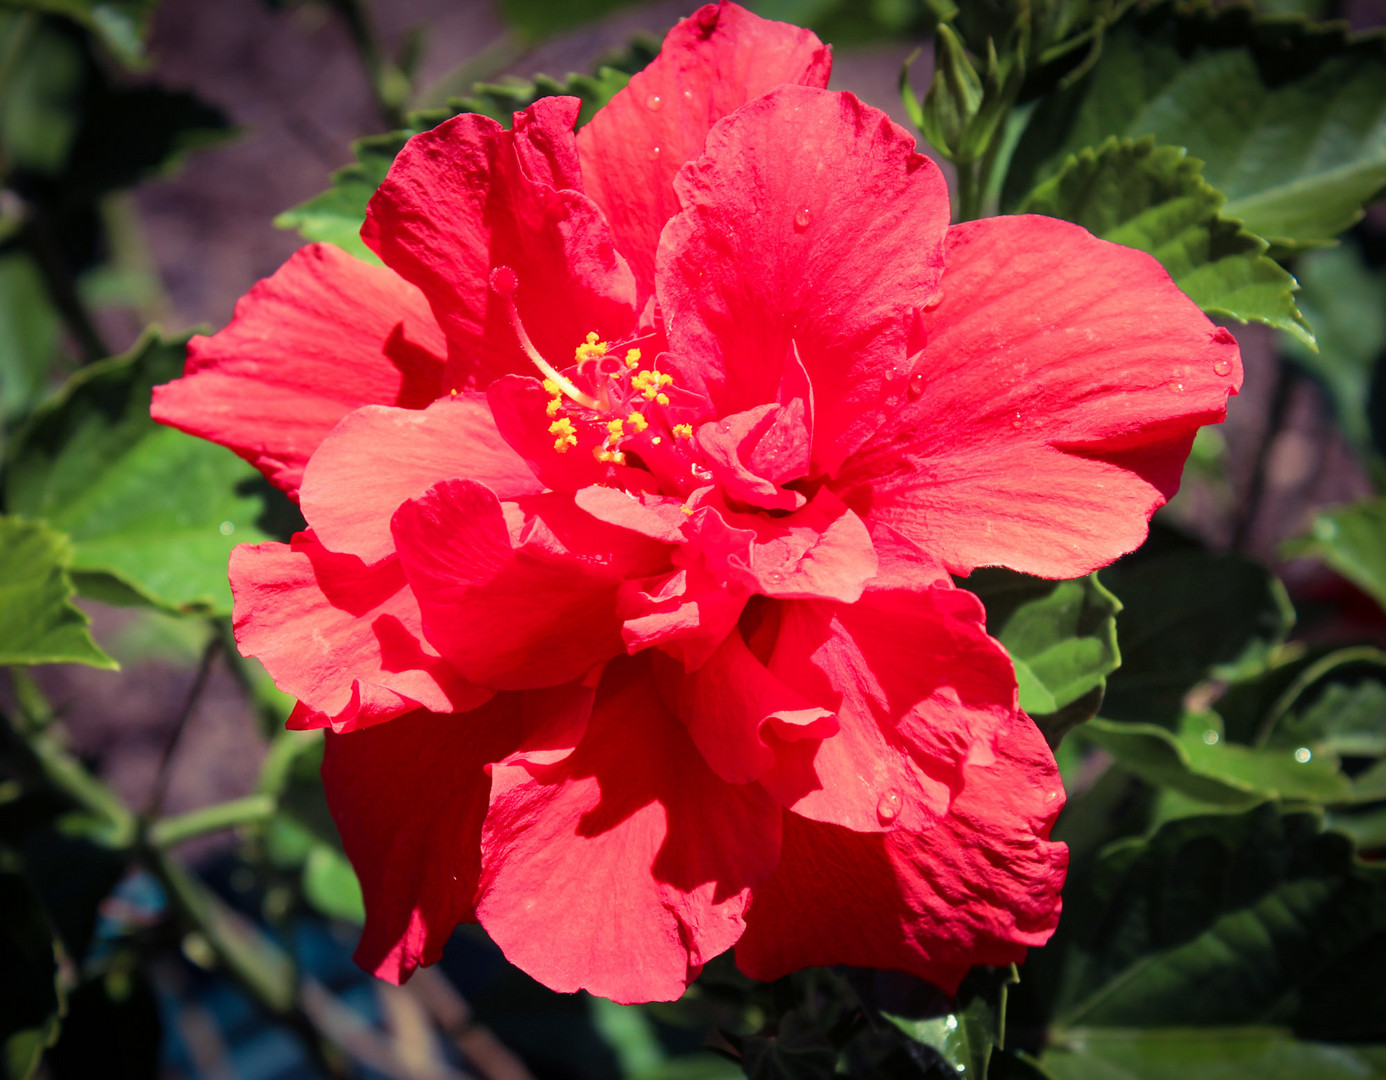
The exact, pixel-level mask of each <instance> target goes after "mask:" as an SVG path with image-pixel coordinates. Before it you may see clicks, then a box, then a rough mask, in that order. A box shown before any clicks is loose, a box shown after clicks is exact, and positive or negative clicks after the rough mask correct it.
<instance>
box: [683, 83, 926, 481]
mask: <svg viewBox="0 0 1386 1080" xmlns="http://www.w3.org/2000/svg"><path fill="white" fill-rule="evenodd" d="M914 145H915V140H914V136H913V135H911V134H909V133H908V132H907V131H905V130H904V129H903V128H901V127H899V126H897V125H896V124H894V123H892V122H891V120H890V118H889V117H887V116H886V115H885V113H883V112H880V111H879V110H877V109H873V108H870V107H869V106H867V105H863V104H862V103H861V102H860V101H858V100H857V99H856V98H855V97H853V96H852V95H851V94H840V93H829V92H828V91H826V90H817V89H811V88H808V87H802V86H781V87H779V88H777V89H775V90H773V91H771V92H770V93H768V94H766V95H765V96H764V97H761V98H758V99H756V100H755V101H752V102H750V103H749V104H747V105H745V106H743V107H742V108H741V109H739V110H737V111H736V112H735V113H734V114H732V115H731V116H728V117H727V118H726V119H725V120H723V121H722V122H721V123H719V124H718V125H717V126H716V127H715V128H714V129H713V130H712V132H711V133H710V134H709V135H708V139H707V147H706V150H705V152H704V154H703V156H702V157H701V158H699V159H698V160H697V161H694V162H690V163H689V165H688V166H687V167H686V168H684V170H683V171H682V172H681V173H679V175H678V178H677V180H676V181H675V185H674V186H675V188H676V189H677V191H678V193H679V197H680V198H681V199H682V200H683V205H684V207H685V209H684V211H683V213H681V214H679V215H678V216H677V217H675V218H674V219H672V220H671V221H670V222H669V224H668V226H666V228H665V230H664V235H663V237H662V238H661V240H660V249H659V263H658V267H659V268H658V274H657V281H658V291H659V298H660V302H661V304H662V305H663V309H664V318H665V325H666V328H667V333H668V336H669V348H670V349H671V351H672V352H674V353H675V354H676V355H677V356H678V358H679V365H680V370H681V371H682V372H683V373H684V374H685V377H686V378H688V379H689V380H690V388H691V389H695V390H699V391H701V392H705V393H706V394H707V395H708V396H709V397H710V398H711V399H712V401H713V402H714V403H715V406H716V413H717V415H727V414H729V413H734V412H739V411H741V410H743V409H747V408H751V407H753V406H756V405H761V404H764V403H765V402H767V401H774V400H775V399H776V390H777V387H778V384H779V381H780V378H781V370H780V367H779V363H778V362H779V359H780V358H781V357H784V356H786V355H789V354H790V352H791V349H792V348H794V347H797V349H798V354H799V357H800V358H801V359H802V361H803V365H804V368H805V369H806V370H807V372H808V374H809V377H810V378H811V379H812V380H813V389H814V395H815V401H816V415H815V417H814V448H813V459H814V463H815V467H816V469H817V471H818V472H831V471H832V470H833V469H834V468H836V466H837V465H838V463H840V462H841V461H842V459H843V458H844V457H845V456H846V455H847V454H848V453H849V452H850V451H851V450H854V449H856V448H857V447H859V446H860V445H861V444H862V443H863V442H865V441H866V439H868V438H869V437H870V435H871V434H872V432H874V431H875V429H876V428H877V427H878V426H879V425H880V422H881V419H882V417H883V415H884V413H883V410H884V408H885V404H886V392H887V389H888V386H889V385H891V384H892V381H893V380H898V379H899V377H900V376H901V375H902V374H903V369H904V365H905V350H906V335H907V331H908V329H909V326H910V324H911V323H912V322H913V320H914V316H915V311H916V309H918V308H920V307H922V306H923V305H924V304H925V303H926V302H928V301H930V300H931V299H932V298H933V297H934V296H935V294H936V293H937V291H938V286H939V279H940V276H941V274H942V271H943V240H944V236H945V233H946V231H947V227H948V192H947V187H946V185H945V183H944V180H943V176H942V174H941V173H940V172H939V170H938V168H937V167H936V166H935V165H934V164H933V163H932V162H931V161H929V159H928V158H926V157H923V156H921V155H919V154H917V153H915V152H914ZM767 358H774V359H775V361H776V363H774V364H767V363H766V362H765V361H766V359H767ZM695 377H697V378H700V379H701V385H693V384H692V383H691V380H692V379H693V378H695Z"/></svg>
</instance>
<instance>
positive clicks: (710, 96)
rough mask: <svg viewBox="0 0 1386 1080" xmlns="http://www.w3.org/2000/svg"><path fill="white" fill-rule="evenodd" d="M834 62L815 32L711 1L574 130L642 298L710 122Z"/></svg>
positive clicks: (589, 181)
mask: <svg viewBox="0 0 1386 1080" xmlns="http://www.w3.org/2000/svg"><path fill="white" fill-rule="evenodd" d="M831 70H832V53H831V51H830V50H829V49H828V47H827V46H826V45H824V44H823V43H822V42H821V41H819V40H818V38H817V37H815V36H814V35H813V34H812V33H811V32H810V31H808V30H802V29H800V28H799V27H797V26H790V25H788V24H786V23H779V22H770V21H767V20H765V19H761V18H759V17H757V16H755V15H752V14H751V13H750V12H749V11H747V10H746V9H745V8H742V7H738V6H737V5H736V4H726V3H724V4H708V5H707V6H705V7H702V8H700V9H699V10H698V11H696V12H694V13H693V14H692V15H691V16H689V17H688V18H686V19H684V20H682V21H681V22H680V23H678V25H677V26H675V27H674V28H673V29H672V30H670V31H669V33H668V35H667V36H666V37H665V38H664V44H663V46H662V47H661V48H660V51H659V55H658V56H657V57H655V59H654V60H653V61H652V62H651V63H650V64H649V66H647V67H646V68H645V69H644V70H643V71H640V72H637V73H636V74H635V75H633V76H632V77H631V80H630V84H629V85H628V86H627V87H626V88H625V89H624V90H622V91H621V92H620V93H618V94H617V95H616V96H615V97H613V98H612V99H611V101H610V102H609V103H608V104H607V105H606V106H605V107H604V108H602V109H600V110H599V111H598V112H597V114H596V115H595V116H594V117H592V121H591V123H589V124H587V125H586V126H585V127H584V128H583V129H582V130H581V131H579V132H578V136H577V146H578V156H579V157H580V158H581V160H582V170H583V180H584V183H585V184H586V188H587V193H588V194H589V195H590V196H591V197H592V198H593V200H595V202H596V203H597V205H598V206H600V207H601V208H602V210H603V212H604V213H605V214H606V219H607V220H608V221H609V222H611V229H612V233H613V235H614V236H615V237H616V246H617V247H618V248H619V249H620V250H621V252H622V254H624V255H625V257H626V258H627V259H628V260H629V262H630V265H631V268H632V269H633V270H634V271H635V275H636V278H637V280H638V281H639V283H640V295H641V296H642V297H646V296H648V295H649V294H650V292H651V291H652V289H653V287H654V264H655V248H656V247H657V246H658V244H659V233H660V230H661V229H663V228H664V223H665V222H666V221H668V220H669V218H670V217H672V216H673V215H674V214H676V213H678V211H679V201H678V197H677V196H676V195H675V194H674V188H673V178H674V175H675V174H676V173H677V172H678V171H679V169H680V168H681V167H682V166H683V163H684V162H686V161H691V160H693V159H694V158H696V157H697V156H698V155H699V154H701V153H702V152H703V142H704V140H705V139H706V138H707V133H708V130H709V129H710V128H711V127H712V125H713V124H715V123H716V122H717V121H718V120H720V119H721V118H722V117H724V116H726V115H727V114H728V113H730V112H733V111H734V110H736V109H738V108H740V107H741V106H742V105H744V104H745V103H746V102H748V101H750V100H751V99H752V98H756V97H759V96H760V95H761V94H763V93H765V92H766V91H767V90H770V89H771V88H773V87H775V86H778V85H779V84H780V83H802V84H804V85H805V86H818V87H823V86H827V85H828V75H829V73H830V72H831Z"/></svg>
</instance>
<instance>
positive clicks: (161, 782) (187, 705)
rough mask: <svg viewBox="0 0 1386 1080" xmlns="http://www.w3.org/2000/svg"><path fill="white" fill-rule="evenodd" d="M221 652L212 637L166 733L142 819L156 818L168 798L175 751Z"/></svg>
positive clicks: (215, 639)
mask: <svg viewBox="0 0 1386 1080" xmlns="http://www.w3.org/2000/svg"><path fill="white" fill-rule="evenodd" d="M219 652H221V638H220V636H218V635H215V634H214V635H213V636H212V638H211V639H210V640H209V641H208V642H207V644H206V646H205V647H204V648H203V650H202V659H201V661H200V662H199V663H198V665H197V674H196V675H194V676H193V681H192V685H191V686H190V687H188V693H187V695H186V696H185V697H184V698H183V707H182V708H181V709H180V710H179V711H178V719H177V720H176V721H175V722H174V725H173V730H172V731H170V732H169V735H168V739H167V740H166V741H165V742H164V752H163V755H162V756H161V757H160V758H159V771H158V772H157V773H156V774H155V776H154V790H153V792H152V793H151V794H150V796H149V806H148V807H147V808H146V810H145V817H147V818H156V817H158V816H159V812H160V811H161V810H162V809H163V806H164V798H165V796H167V795H168V782H169V777H170V774H171V772H172V769H171V766H172V764H173V755H174V752H175V751H176V750H177V749H178V743H179V742H180V741H181V740H182V738H183V731H184V729H185V728H186V727H187V726H188V719H189V718H190V717H191V716H192V714H193V711H194V710H195V709H196V708H197V702H198V700H199V699H200V698H201V697H202V691H203V690H205V689H206V688H207V679H208V677H209V676H210V675H211V674H212V661H214V660H215V659H216V658H217V653H219Z"/></svg>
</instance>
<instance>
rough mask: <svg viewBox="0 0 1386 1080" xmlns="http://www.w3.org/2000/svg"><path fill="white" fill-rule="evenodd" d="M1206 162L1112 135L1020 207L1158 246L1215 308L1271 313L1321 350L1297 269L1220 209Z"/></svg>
mask: <svg viewBox="0 0 1386 1080" xmlns="http://www.w3.org/2000/svg"><path fill="white" fill-rule="evenodd" d="M1202 165H1203V163H1202V162H1200V161H1198V160H1197V159H1195V158H1191V157H1188V156H1187V155H1186V154H1185V152H1184V150H1183V148H1182V147H1178V146H1156V145H1155V142H1154V140H1153V139H1150V138H1144V139H1140V140H1137V141H1132V140H1131V139H1117V138H1115V137H1114V138H1110V139H1107V140H1106V141H1105V142H1103V143H1102V145H1101V146H1100V147H1098V148H1096V149H1092V148H1090V147H1089V148H1085V149H1083V150H1080V151H1079V152H1078V153H1077V154H1076V155H1073V156H1071V157H1069V158H1068V160H1067V161H1065V162H1064V165H1063V167H1062V168H1061V169H1060V171H1059V173H1058V175H1056V176H1054V177H1053V178H1052V179H1050V180H1047V181H1045V182H1044V183H1042V184H1040V185H1039V186H1038V187H1037V188H1035V190H1034V191H1032V192H1031V193H1030V194H1029V196H1028V197H1027V198H1026V200H1025V202H1024V205H1023V206H1022V207H1021V211H1022V212H1024V213H1031V214H1047V215H1048V216H1050V217H1059V218H1064V219H1065V220H1067V221H1072V222H1076V223H1077V224H1079V225H1082V226H1083V227H1084V228H1085V229H1087V230H1088V231H1089V232H1091V233H1093V234H1094V235H1096V236H1100V237H1102V239H1104V240H1111V241H1112V242H1113V243H1117V244H1125V245H1126V246H1127V247H1133V248H1138V249H1140V250H1141V251H1146V252H1149V253H1150V254H1151V255H1154V256H1155V258H1157V259H1159V260H1160V263H1161V264H1162V265H1163V266H1164V268H1165V269H1166V270H1168V271H1169V275H1170V277H1172V278H1173V279H1174V283H1175V284H1176V285H1178V286H1179V287H1180V288H1181V289H1183V290H1184V292H1185V293H1187V294H1188V296H1189V298H1190V299H1191V300H1193V301H1194V303H1196V304H1197V305H1198V306H1199V307H1200V308H1202V309H1203V310H1204V311H1205V312H1207V313H1208V314H1209V315H1214V316H1219V317H1222V318H1228V319H1236V320H1237V321H1238V322H1242V323H1247V322H1260V323H1265V324H1266V325H1267V326H1273V327H1275V328H1277V329H1279V330H1284V331H1286V332H1287V333H1289V334H1291V335H1292V336H1293V337H1294V338H1295V339H1296V340H1297V341H1298V342H1299V343H1300V344H1301V347H1302V348H1303V349H1304V350H1305V351H1308V352H1312V350H1313V342H1314V337H1313V334H1312V333H1311V332H1310V330H1309V324H1307V323H1306V322H1305V321H1304V317H1303V316H1302V315H1301V314H1300V313H1299V310H1298V308H1296V307H1295V297H1294V293H1295V279H1294V278H1293V277H1291V276H1290V275H1289V274H1288V273H1286V271H1285V270H1284V269H1282V268H1281V266H1280V264H1279V263H1277V262H1276V261H1275V260H1274V259H1272V258H1270V256H1268V255H1267V254H1266V250H1267V247H1268V245H1267V244H1266V242H1265V241H1264V240H1262V239H1261V238H1260V237H1259V236H1254V235H1253V234H1251V233H1249V232H1247V231H1246V230H1245V229H1244V228H1242V227H1241V223H1240V222H1237V221H1231V220H1228V219H1227V218H1224V217H1221V216H1220V210H1221V208H1222V206H1223V203H1224V202H1225V201H1226V200H1225V198H1224V196H1223V195H1222V193H1221V192H1219V191H1218V190H1217V189H1215V188H1214V187H1213V186H1212V185H1211V184H1209V183H1208V182H1207V181H1206V180H1204V179H1203V176H1202V172H1201V170H1202Z"/></svg>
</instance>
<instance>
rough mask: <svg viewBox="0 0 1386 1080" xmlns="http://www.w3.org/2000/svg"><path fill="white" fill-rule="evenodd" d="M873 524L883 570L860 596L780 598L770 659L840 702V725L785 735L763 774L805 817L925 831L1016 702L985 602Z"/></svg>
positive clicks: (799, 686)
mask: <svg viewBox="0 0 1386 1080" xmlns="http://www.w3.org/2000/svg"><path fill="white" fill-rule="evenodd" d="M878 535H881V539H882V546H883V548H884V549H885V551H884V554H883V556H882V561H883V563H884V564H885V566H886V573H885V574H883V575H882V576H881V577H882V580H880V581H872V582H871V584H870V585H869V586H868V588H867V591H866V593H865V594H864V595H863V596H862V598H861V600H860V601H858V602H857V603H855V604H850V605H849V604H833V603H825V602H822V601H813V602H798V603H786V604H783V605H780V606H778V607H777V609H776V614H777V615H778V617H779V622H778V627H777V632H776V636H775V639H774V645H773V649H772V651H771V653H770V656H769V660H768V662H767V667H768V668H769V669H770V671H771V672H772V673H773V674H774V675H775V676H777V677H778V678H779V679H780V680H781V681H782V682H784V683H786V684H788V685H790V686H793V687H794V688H795V689H796V690H798V691H799V692H800V693H802V694H803V695H804V696H805V697H806V698H807V699H808V700H810V701H812V702H816V703H823V704H827V705H829V706H831V707H833V708H835V710H836V712H837V717H838V724H839V730H838V732H837V734H835V735H833V736H832V737H831V738H827V739H824V740H823V741H822V742H809V741H799V742H794V743H788V744H785V745H783V746H781V747H779V748H778V752H777V754H776V759H775V765H774V768H773V769H772V770H770V771H769V772H768V773H767V774H766V775H765V776H763V777H762V778H761V782H762V783H763V784H765V786H766V788H767V789H768V790H769V791H770V792H771V793H772V794H774V795H775V796H776V797H777V798H778V799H780V800H781V801H782V802H783V803H784V804H785V806H787V807H788V808H789V809H791V810H793V811H794V812H795V813H796V814H799V815H801V816H803V817H808V818H813V819H815V820H819V821H826V822H831V823H833V824H836V825H841V826H844V827H846V828H849V829H853V830H855V831H857V832H873V831H881V830H895V829H907V830H909V829H912V830H917V831H924V830H927V829H929V828H931V827H934V825H935V824H936V823H937V822H938V821H939V820H941V819H942V818H943V817H946V816H947V814H948V813H949V807H950V804H951V800H952V799H953V797H954V795H955V794H956V792H957V791H958V790H959V789H960V787H961V785H962V782H963V773H964V770H965V767H966V765H967V762H968V761H969V760H970V759H971V757H972V756H973V755H974V754H983V755H985V754H986V753H988V752H989V751H987V750H986V749H985V748H986V747H988V746H989V745H990V744H991V742H992V741H993V740H994V739H995V738H997V737H998V736H997V733H998V732H1003V731H1006V730H1008V729H1009V728H1010V727H1012V726H1013V725H1014V724H1016V723H1017V719H1016V718H1017V716H1021V715H1022V714H1020V713H1019V712H1018V709H1017V706H1016V682H1015V674H1014V671H1013V670H1012V667H1011V662H1010V659H1009V658H1008V657H1007V655H1006V652H1005V650H1004V649H1003V648H1002V647H1001V646H1000V644H998V643H997V642H996V641H995V640H993V639H992V638H989V637H988V636H987V634H986V629H985V618H986V617H985V613H984V611H983V609H982V605H981V602H980V601H978V599H977V598H976V596H974V595H972V594H971V593H968V592H964V591H962V590H960V589H958V588H956V587H954V586H953V584H952V582H950V581H946V580H944V581H938V580H937V579H936V578H934V572H935V564H934V563H933V562H932V561H931V560H929V559H927V558H926V557H924V556H923V555H922V554H920V555H914V556H912V555H911V553H910V552H909V549H908V548H907V547H905V546H903V545H899V546H895V547H893V548H892V546H891V541H892V539H893V538H892V537H890V536H889V535H888V530H878ZM911 569H912V570H913V572H914V580H913V581H911V580H910V579H909V577H908V576H907V575H908V573H909V572H910V570H911ZM1024 723H1025V724H1027V725H1028V724H1029V721H1028V720H1025V721H1024Z"/></svg>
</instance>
